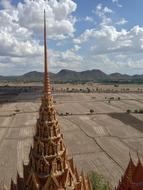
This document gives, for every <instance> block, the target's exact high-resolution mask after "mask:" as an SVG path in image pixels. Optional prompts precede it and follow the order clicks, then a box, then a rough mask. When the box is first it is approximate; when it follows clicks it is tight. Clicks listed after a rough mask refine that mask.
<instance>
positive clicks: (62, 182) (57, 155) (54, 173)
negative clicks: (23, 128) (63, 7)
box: [11, 11, 92, 190]
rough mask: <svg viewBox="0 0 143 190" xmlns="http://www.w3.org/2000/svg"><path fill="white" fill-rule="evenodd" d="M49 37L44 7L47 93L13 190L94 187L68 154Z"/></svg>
mask: <svg viewBox="0 0 143 190" xmlns="http://www.w3.org/2000/svg"><path fill="white" fill-rule="evenodd" d="M46 39H47V38H46V15H45V11H44V58H45V64H44V72H45V73H44V93H43V97H42V103H41V106H40V109H39V118H38V119H37V123H36V130H35V135H34V138H33V141H34V143H33V146H32V147H31V150H30V154H29V163H28V165H24V166H23V170H24V172H23V178H21V177H20V176H19V175H17V182H16V183H14V182H13V181H12V182H11V190H62V189H69V190H91V189H92V188H91V184H90V181H89V179H88V178H87V177H85V176H84V174H83V173H82V174H81V175H79V173H78V171H77V168H76V167H75V165H74V162H73V159H68V156H67V151H66V148H65V145H64V142H63V135H62V134H61V131H60V126H59V122H58V120H57V118H56V111H55V108H54V105H53V97H52V94H51V86H50V80H49V75H48V59H47V42H46V41H47V40H46Z"/></svg>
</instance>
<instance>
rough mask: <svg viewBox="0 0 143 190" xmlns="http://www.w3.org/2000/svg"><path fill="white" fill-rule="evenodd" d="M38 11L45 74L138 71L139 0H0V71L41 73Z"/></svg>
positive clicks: (141, 65) (141, 60)
mask: <svg viewBox="0 0 143 190" xmlns="http://www.w3.org/2000/svg"><path fill="white" fill-rule="evenodd" d="M44 9H46V15H47V31H48V46H49V66H50V71H51V72H58V71H59V70H61V69H71V70H76V71H83V70H88V69H100V70H102V71H103V72H105V73H113V72H120V73H127V74H130V75H133V74H143V19H142V18H143V12H142V9H143V1H142V0H136V2H134V1H132V0H129V1H125V0H95V1H93V0H88V1H84V3H83V0H49V1H48V0H45V1H44V0H0V23H1V24H0V75H20V74H24V73H26V72H29V71H33V70H36V71H43V33H42V31H43V10H44Z"/></svg>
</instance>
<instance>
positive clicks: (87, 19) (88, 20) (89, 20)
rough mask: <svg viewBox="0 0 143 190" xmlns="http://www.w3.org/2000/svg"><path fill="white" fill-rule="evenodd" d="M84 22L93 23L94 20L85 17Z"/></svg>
mask: <svg viewBox="0 0 143 190" xmlns="http://www.w3.org/2000/svg"><path fill="white" fill-rule="evenodd" d="M84 20H85V21H87V22H94V19H93V18H92V17H90V16H86V17H85V19H84Z"/></svg>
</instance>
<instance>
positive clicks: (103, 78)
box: [0, 69, 143, 83]
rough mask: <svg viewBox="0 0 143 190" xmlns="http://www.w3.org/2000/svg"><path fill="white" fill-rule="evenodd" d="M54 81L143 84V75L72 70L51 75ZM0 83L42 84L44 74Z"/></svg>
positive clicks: (35, 73) (2, 78) (10, 78)
mask: <svg viewBox="0 0 143 190" xmlns="http://www.w3.org/2000/svg"><path fill="white" fill-rule="evenodd" d="M49 75H50V78H51V80H52V81H55V82H63V83H65V82H88V81H93V82H104V83H113V82H119V83H143V75H133V76H131V75H127V74H120V73H112V74H110V75H108V74H106V73H104V72H102V71H100V70H95V69H94V70H87V71H82V72H76V71H72V70H66V69H64V70H61V71H60V72H58V73H56V74H54V73H49ZM0 81H1V82H2V81H5V82H42V81H43V73H42V72H37V71H32V72H29V73H26V74H24V75H21V76H0Z"/></svg>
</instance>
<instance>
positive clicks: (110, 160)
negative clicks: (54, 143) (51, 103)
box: [0, 92, 143, 187]
mask: <svg viewBox="0 0 143 190" xmlns="http://www.w3.org/2000/svg"><path fill="white" fill-rule="evenodd" d="M105 97H106V99H105ZM111 97H114V100H111V102H110V103H109V102H108V98H111ZM118 97H120V100H118ZM54 99H55V100H56V104H55V107H56V110H57V111H58V113H59V114H61V113H63V114H65V113H66V112H68V113H72V115H70V114H69V115H67V116H58V119H59V122H60V126H61V129H62V132H63V134H64V140H65V144H66V146H67V148H68V153H69V155H70V156H73V157H74V160H75V163H76V165H77V166H78V168H79V169H83V170H84V171H85V172H89V171H92V170H94V171H96V172H98V173H99V174H101V175H103V176H104V177H105V179H106V180H107V181H109V182H110V184H111V185H112V186H113V187H115V186H116V185H117V183H118V181H119V179H120V177H121V175H122V174H123V172H124V170H125V168H126V166H127V164H128V161H129V151H130V152H131V154H132V157H133V159H134V161H135V162H136V161H137V154H136V153H137V151H138V152H139V154H140V156H141V158H142V156H143V133H142V132H143V114H127V113H126V110H127V109H131V110H135V109H143V94H142V93H113V94H112V93H108V94H105V93H59V94H54ZM39 105H40V98H39V95H38V96H37V95H36V94H35V93H33V92H31V93H20V94H19V95H17V96H15V97H14V98H13V102H11V103H4V104H0V180H4V181H5V183H6V184H7V185H9V183H10V180H11V177H12V178H14V179H15V176H16V173H17V171H19V172H20V174H21V175H22V164H23V162H27V160H28V154H29V148H30V146H31V144H32V135H33V132H34V126H35V123H36V118H37V117H38V108H39ZM90 109H93V110H94V114H90Z"/></svg>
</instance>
